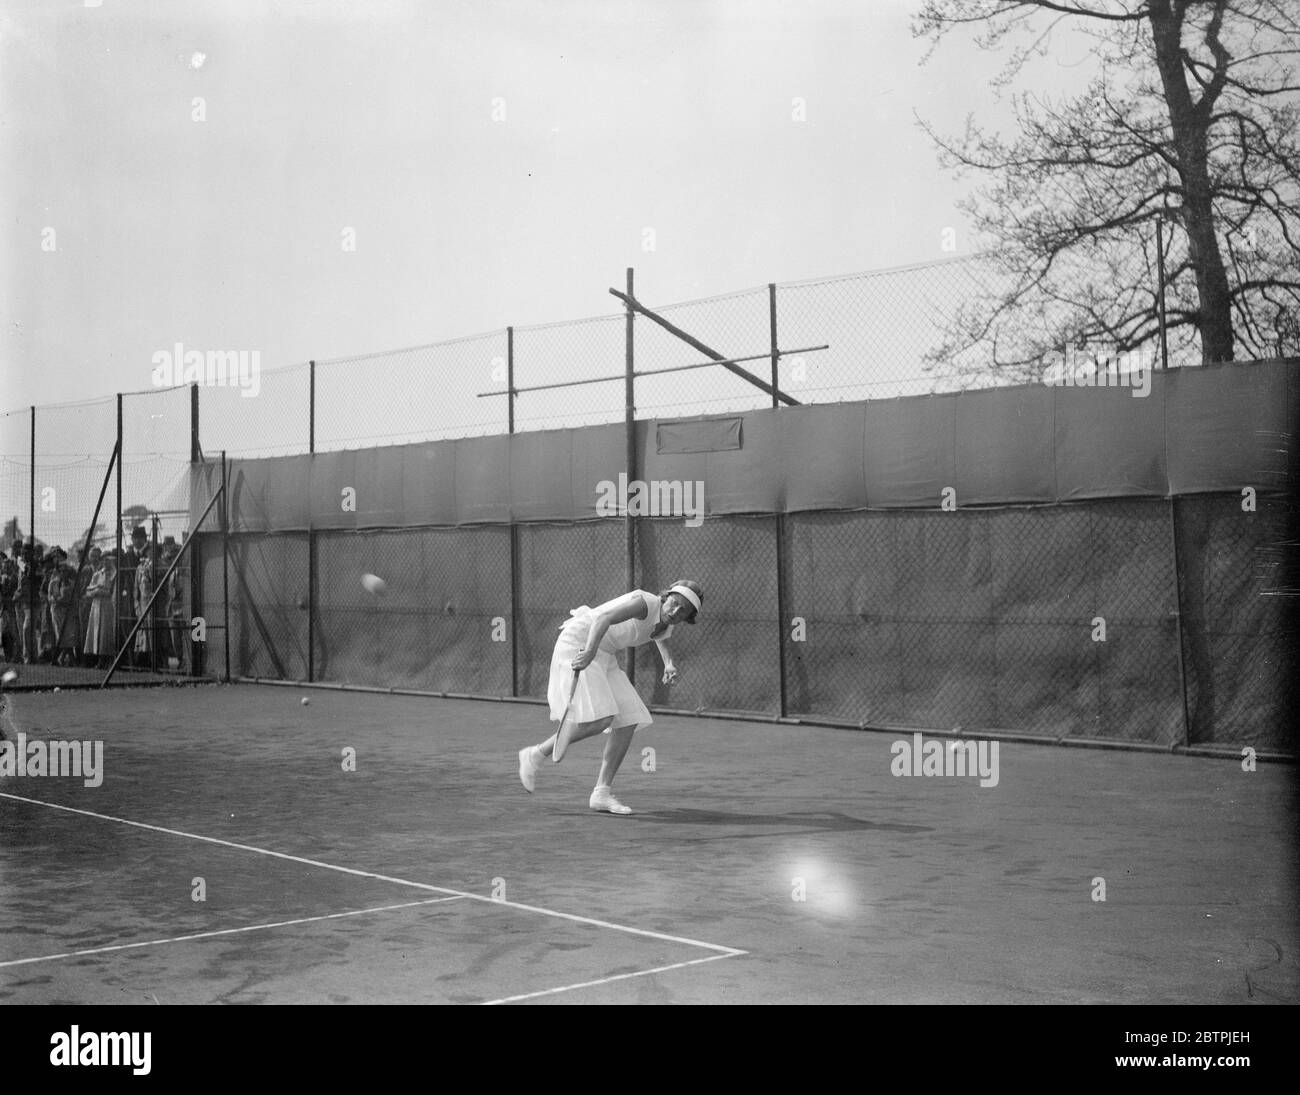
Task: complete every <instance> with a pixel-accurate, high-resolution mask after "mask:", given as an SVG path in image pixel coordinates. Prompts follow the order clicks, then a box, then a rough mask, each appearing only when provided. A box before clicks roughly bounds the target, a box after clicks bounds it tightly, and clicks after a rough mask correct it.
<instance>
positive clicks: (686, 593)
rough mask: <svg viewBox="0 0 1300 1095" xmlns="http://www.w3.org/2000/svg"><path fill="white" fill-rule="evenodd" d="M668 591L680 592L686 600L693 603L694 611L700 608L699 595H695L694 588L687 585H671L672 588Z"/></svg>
mask: <svg viewBox="0 0 1300 1095" xmlns="http://www.w3.org/2000/svg"><path fill="white" fill-rule="evenodd" d="M668 592H669V593H680V594H681V595H682V596H683V597H685V598H686V599H687V600H688V601H690V602H691V604H693V605H694V606H695V611H696V612H699V610H700V599H699V597H697V596H696V595H695V590H693V589H690V588H689V587H687V586H673V587H672V589H670V590H669V591H668Z"/></svg>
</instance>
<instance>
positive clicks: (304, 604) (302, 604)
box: [298, 597, 307, 608]
mask: <svg viewBox="0 0 1300 1095" xmlns="http://www.w3.org/2000/svg"><path fill="white" fill-rule="evenodd" d="M298 607H299V608H306V607H307V598H306V597H299V598H298Z"/></svg>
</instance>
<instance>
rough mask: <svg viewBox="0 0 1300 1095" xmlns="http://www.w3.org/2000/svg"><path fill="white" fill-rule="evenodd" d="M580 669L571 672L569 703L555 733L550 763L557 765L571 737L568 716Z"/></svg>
mask: <svg viewBox="0 0 1300 1095" xmlns="http://www.w3.org/2000/svg"><path fill="white" fill-rule="evenodd" d="M581 672H582V670H581V669H575V670H574V671H573V683H572V684H570V685H569V701H568V703H566V704H565V705H564V717H563V718H561V719H560V728H559V729H558V730H557V731H555V748H554V749H553V750H552V751H551V761H552V763H554V764H559V763H560V760H561V759H562V758H563V756H564V752H565V750H566V749H568V748H569V738H570V737H571V736H572V735H573V727H574V723H573V722H571V721H570V719H569V716H570V715H571V714H572V713H573V696H574V693H576V692H577V691H578V674H579V673H581Z"/></svg>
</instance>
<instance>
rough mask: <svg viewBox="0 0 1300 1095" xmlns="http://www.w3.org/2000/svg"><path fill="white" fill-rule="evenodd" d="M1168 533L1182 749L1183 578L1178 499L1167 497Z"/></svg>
mask: <svg viewBox="0 0 1300 1095" xmlns="http://www.w3.org/2000/svg"><path fill="white" fill-rule="evenodd" d="M1169 532H1170V535H1171V542H1172V545H1173V552H1174V623H1175V627H1174V642H1176V643H1177V644H1178V694H1179V695H1180V696H1181V697H1182V701H1183V741H1182V744H1183V746H1184V747H1186V746H1188V745H1190V744H1191V741H1192V728H1191V719H1190V718H1189V716H1188V709H1187V666H1186V664H1185V658H1184V656H1183V576H1182V572H1181V570H1180V568H1179V565H1178V563H1179V559H1178V499H1177V498H1175V497H1174V496H1173V495H1172V494H1171V495H1170V496H1169Z"/></svg>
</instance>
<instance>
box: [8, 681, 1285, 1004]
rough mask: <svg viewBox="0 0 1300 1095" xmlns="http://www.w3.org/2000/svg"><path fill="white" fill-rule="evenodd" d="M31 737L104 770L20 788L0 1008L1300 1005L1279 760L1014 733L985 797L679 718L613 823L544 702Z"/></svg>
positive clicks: (46, 719)
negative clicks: (530, 769) (594, 801)
mask: <svg viewBox="0 0 1300 1095" xmlns="http://www.w3.org/2000/svg"><path fill="white" fill-rule="evenodd" d="M304 697H305V698H308V699H309V703H308V704H306V705H303V704H302V703H301V702H300V701H301V699H302V698H304ZM11 714H12V715H13V717H14V719H15V721H16V723H17V724H18V726H19V728H20V729H22V730H23V732H24V734H25V735H27V738H28V741H29V747H30V744H31V743H32V742H36V743H40V744H41V745H42V746H43V747H44V748H45V749H46V752H47V753H48V754H49V756H51V757H52V756H53V755H54V754H55V753H56V752H59V753H60V755H61V756H62V757H63V759H64V760H66V759H67V758H68V757H70V756H71V751H72V750H71V746H72V743H80V744H82V745H84V744H86V743H91V744H93V743H95V742H98V743H99V745H100V746H102V762H103V763H102V780H101V781H100V782H99V783H98V784H97V785H95V786H88V785H87V781H86V780H85V779H84V778H77V777H76V776H71V775H67V774H66V773H51V772H50V771H49V769H48V767H47V768H46V770H45V771H44V772H42V773H40V774H33V773H31V772H28V773H27V774H25V775H18V774H14V775H8V776H4V777H0V1003H57V1002H62V1003H72V1002H77V1003H117V1002H126V1003H141V1004H152V1003H154V1002H158V1003H177V1002H179V1003H215V1002H225V1003H281V1002H321V1003H330V1002H356V1003H402V1002H412V1003H487V1002H505V1001H510V1002H521V1003H550V1002H554V1003H606V1002H610V1003H618V1002H628V1003H663V1004H673V1003H677V1004H681V1003H712V1002H735V1003H776V1002H783V1003H784V1002H798V1003H814V1002H825V1003H918V1002H949V1003H1071V1002H1117V1003H1157V1002H1159V1003H1219V1002H1222V1003H1240V1004H1260V1003H1296V1002H1300V965H1298V964H1297V954H1300V939H1298V938H1297V927H1296V922H1295V916H1294V910H1295V907H1296V885H1297V867H1296V864H1297V856H1296V854H1295V852H1296V848H1295V833H1296V819H1297V812H1296V795H1295V793H1294V791H1295V788H1294V782H1293V781H1294V776H1295V769H1294V767H1291V766H1281V765H1268V764H1261V765H1260V766H1259V768H1258V770H1257V771H1252V772H1247V771H1244V770H1243V768H1242V766H1241V765H1240V764H1239V763H1237V762H1235V761H1232V760H1227V761H1225V760H1210V759H1204V758H1189V757H1179V756H1168V755H1162V754H1151V753H1131V752H1118V751H1099V750H1085V749H1062V748H1052V747H1044V746H1033V745H1026V744H1017V743H1014V742H1010V741H1006V742H1003V743H1002V746H1001V752H1000V763H999V772H998V778H997V781H996V783H995V785H992V786H980V784H979V782H978V781H977V780H975V779H972V778H968V777H962V776H958V775H952V776H938V777H921V776H915V777H898V776H894V775H893V774H892V773H891V760H892V755H891V745H892V744H893V742H894V740H895V735H890V734H876V733H867V732H853V731H844V730H830V729H819V728H815V727H808V726H798V727H790V726H776V725H773V724H771V723H740V722H734V721H730V720H726V721H723V720H717V721H711V720H686V719H676V718H663V719H661V720H658V721H656V723H655V724H654V725H653V726H651V727H649V728H648V729H646V730H645V731H643V732H641V733H639V734H638V735H637V738H636V740H635V741H634V743H633V747H632V750H631V751H630V752H629V755H628V758H627V761H626V763H625V765H624V768H623V770H622V771H621V772H620V773H619V775H618V779H617V781H616V783H615V790H616V792H617V794H618V796H619V797H620V798H621V799H622V800H623V801H624V802H625V803H626V804H627V805H628V806H630V807H631V808H632V810H633V811H634V813H633V814H632V815H631V816H628V817H615V816H612V815H609V814H596V813H593V812H591V811H589V810H587V808H586V805H587V797H588V794H589V793H590V790H591V786H592V783H593V782H594V779H595V776H596V772H597V770H598V768H599V764H600V753H601V749H600V743H599V742H597V741H595V740H593V741H591V742H580V743H578V744H577V745H575V746H574V748H573V749H572V751H571V752H570V753H569V755H568V756H567V757H566V758H565V761H564V763H563V764H560V765H545V766H543V770H542V771H541V772H540V773H539V776H538V782H537V788H536V793H534V794H531V795H530V794H527V793H526V792H525V791H524V790H523V788H522V787H521V786H520V784H519V780H518V774H517V767H518V765H517V758H516V752H517V750H518V749H519V748H520V747H521V746H523V745H525V744H528V743H530V742H535V741H538V740H540V739H541V738H543V737H544V736H545V735H546V734H547V733H548V731H549V724H548V722H547V720H546V712H545V709H544V708H542V707H538V706H533V705H528V704H508V703H474V702H469V701H438V700H430V699H423V698H417V697H405V696H393V695H379V694H368V693H341V692H336V691H328V690H306V689H295V688H280V687H270V686H261V687H257V686H206V687H195V688H181V689H165V690H155V689H136V690H123V691H120V692H110V693H100V692H94V693H92V692H62V693H59V694H51V693H27V694H23V695H19V696H17V697H14V698H13V706H12V710H11ZM59 743H63V745H62V746H60V745H59ZM647 746H649V747H653V750H654V753H653V761H654V762H653V763H651V762H650V759H649V757H650V754H647V753H645V752H644V750H645V748H646V747H647Z"/></svg>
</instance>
